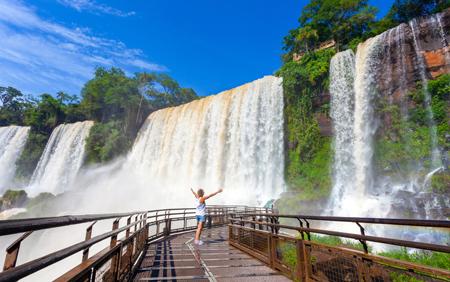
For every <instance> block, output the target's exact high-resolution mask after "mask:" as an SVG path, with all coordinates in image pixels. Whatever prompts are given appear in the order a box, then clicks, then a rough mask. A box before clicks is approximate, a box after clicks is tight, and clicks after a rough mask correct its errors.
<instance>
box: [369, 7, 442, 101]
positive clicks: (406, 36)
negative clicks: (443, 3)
mask: <svg viewBox="0 0 450 282" xmlns="http://www.w3.org/2000/svg"><path fill="white" fill-rule="evenodd" d="M449 30H450V9H447V10H445V11H444V12H442V13H440V14H436V15H433V16H430V17H424V18H419V19H415V20H413V21H411V22H410V23H409V24H401V25H399V26H397V27H395V28H393V29H391V30H388V31H386V32H385V33H383V34H381V35H380V36H382V37H383V42H384V46H383V47H382V48H383V50H382V52H381V54H382V57H381V58H380V59H381V64H380V66H381V67H380V68H379V71H378V75H377V76H378V81H379V85H378V90H379V92H380V95H382V96H385V97H387V98H388V99H389V100H390V101H392V102H394V103H398V104H400V103H401V101H402V99H404V94H405V93H404V92H405V91H406V90H408V89H413V88H415V87H416V84H417V82H418V81H420V80H421V77H420V64H421V62H423V63H424V64H425V70H426V75H427V77H428V78H435V77H437V76H439V75H440V74H443V73H448V72H450V53H449V52H450V47H449V43H450V32H448V31H449ZM414 39H415V40H416V43H417V45H416V43H415V41H414ZM417 48H418V49H419V50H418V51H419V54H420V56H421V58H419V57H418V53H417V52H416V49H417Z"/></svg>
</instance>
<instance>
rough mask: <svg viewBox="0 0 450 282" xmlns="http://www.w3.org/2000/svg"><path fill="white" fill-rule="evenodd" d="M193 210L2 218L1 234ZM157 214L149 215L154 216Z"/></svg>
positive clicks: (0, 221)
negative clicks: (138, 215)
mask: <svg viewBox="0 0 450 282" xmlns="http://www.w3.org/2000/svg"><path fill="white" fill-rule="evenodd" d="M218 207H220V206H210V207H208V209H209V210H214V209H216V208H218ZM180 210H186V211H192V212H188V213H194V210H195V208H174V209H160V210H149V211H137V212H129V213H109V214H87V215H64V216H53V217H37V218H24V219H12V220H0V236H4V235H10V234H15V233H19V232H27V231H35V230H41V229H48V228H54V227H61V226H67V225H74V224H80V223H85V222H90V221H94V220H105V219H114V218H122V217H128V216H133V215H137V214H144V213H146V214H148V213H154V212H163V211H180ZM174 214H184V213H172V214H171V215H174ZM152 217H155V216H149V218H152Z"/></svg>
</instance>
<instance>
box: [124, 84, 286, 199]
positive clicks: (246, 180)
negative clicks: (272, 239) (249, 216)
mask: <svg viewBox="0 0 450 282" xmlns="http://www.w3.org/2000/svg"><path fill="white" fill-rule="evenodd" d="M125 166H126V169H130V170H133V171H135V172H136V173H137V175H138V178H139V179H140V180H141V181H143V182H146V183H153V184H156V185H157V186H160V187H165V188H164V189H165V190H166V191H170V192H173V193H177V191H179V189H186V188H185V187H190V186H192V187H208V188H209V189H217V188H218V187H223V188H224V189H225V190H226V191H227V195H226V199H225V201H227V202H229V203H246V204H263V203H264V202H265V201H266V200H268V199H271V198H274V197H275V196H277V195H278V194H279V193H280V192H282V190H283V188H284V181H283V174H284V157H283V90H282V85H281V79H280V78H276V77H273V76H267V77H264V78H262V79H259V80H256V81H254V82H251V83H248V84H245V85H243V86H240V87H237V88H234V89H232V90H229V91H225V92H222V93H220V94H218V95H214V96H209V97H206V98H203V99H201V100H196V101H193V102H191V103H188V104H185V105H182V106H179V107H174V108H168V109H163V110H159V111H157V112H154V113H152V114H151V115H150V116H149V117H148V118H147V120H146V122H145V124H144V126H143V128H142V129H141V131H140V132H139V135H138V137H137V140H136V142H135V144H134V147H133V150H132V151H131V153H130V155H129V157H128V160H127V163H126V164H125Z"/></svg>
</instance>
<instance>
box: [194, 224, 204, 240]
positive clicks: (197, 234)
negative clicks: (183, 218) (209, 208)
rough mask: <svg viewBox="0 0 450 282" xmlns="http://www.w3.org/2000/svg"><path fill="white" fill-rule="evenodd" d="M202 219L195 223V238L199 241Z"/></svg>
mask: <svg viewBox="0 0 450 282" xmlns="http://www.w3.org/2000/svg"><path fill="white" fill-rule="evenodd" d="M202 228H203V221H199V222H198V225H197V232H195V240H196V241H200V235H201V234H202Z"/></svg>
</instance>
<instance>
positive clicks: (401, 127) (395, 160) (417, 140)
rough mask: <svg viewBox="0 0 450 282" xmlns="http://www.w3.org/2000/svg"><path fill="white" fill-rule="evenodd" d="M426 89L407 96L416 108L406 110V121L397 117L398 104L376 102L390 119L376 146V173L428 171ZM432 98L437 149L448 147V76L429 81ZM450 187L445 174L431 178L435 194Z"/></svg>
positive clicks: (429, 135) (419, 86)
mask: <svg viewBox="0 0 450 282" xmlns="http://www.w3.org/2000/svg"><path fill="white" fill-rule="evenodd" d="M424 91H425V89H424V88H423V87H422V86H421V85H418V87H417V89H416V90H414V91H411V92H410V93H409V97H410V99H411V100H412V101H413V102H414V104H416V105H418V106H415V107H412V108H410V109H409V116H408V118H407V119H406V118H405V117H402V116H401V114H400V111H401V110H400V108H399V106H398V105H395V104H390V103H388V102H387V101H381V102H380V103H379V105H378V106H379V112H381V113H382V115H384V116H386V117H388V118H389V120H390V127H388V128H384V129H383V132H382V134H380V135H379V136H378V138H377V140H376V144H375V165H376V168H377V170H378V171H384V172H389V173H391V174H395V173H398V174H400V175H405V174H406V173H407V172H408V171H411V168H414V167H417V166H418V165H419V164H420V165H421V166H422V167H423V168H424V173H425V172H426V171H429V168H430V165H431V160H430V154H429V152H430V148H431V146H432V144H431V134H430V128H429V126H428V117H427V112H426V107H425V93H424ZM428 91H429V94H430V96H431V101H432V102H431V108H432V111H433V115H434V121H435V123H436V127H437V137H438V143H439V146H440V147H450V144H449V143H448V140H447V139H446V137H445V134H446V133H448V132H449V130H450V126H449V124H448V119H447V114H448V113H447V111H448V107H447V103H448V102H447V101H448V100H449V95H450V94H449V93H450V75H449V74H445V75H441V76H439V77H438V78H436V79H434V80H430V81H429V82H428ZM448 187H450V175H449V173H448V172H447V171H445V172H441V173H438V174H435V175H433V177H432V180H431V188H432V190H433V191H434V192H439V193H446V192H448V189H449V188H448Z"/></svg>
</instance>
